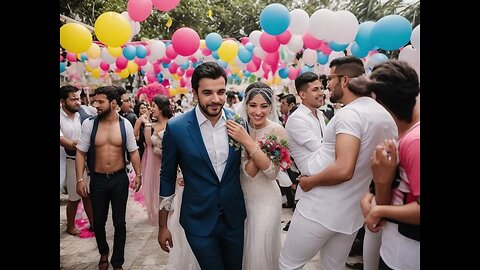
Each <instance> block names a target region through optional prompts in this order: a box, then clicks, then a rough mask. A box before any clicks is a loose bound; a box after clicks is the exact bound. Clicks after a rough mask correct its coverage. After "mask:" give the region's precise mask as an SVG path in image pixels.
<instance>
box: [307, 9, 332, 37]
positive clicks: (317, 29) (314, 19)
mask: <svg viewBox="0 0 480 270" xmlns="http://www.w3.org/2000/svg"><path fill="white" fill-rule="evenodd" d="M335 24H336V20H335V13H333V11H331V10H329V9H325V8H322V9H319V10H317V11H315V12H314V13H313V14H312V16H310V21H309V23H308V32H309V33H310V34H312V36H314V37H315V38H316V39H318V40H325V41H327V42H330V41H332V34H333V32H335V31H336V30H335V29H336V25H335Z"/></svg>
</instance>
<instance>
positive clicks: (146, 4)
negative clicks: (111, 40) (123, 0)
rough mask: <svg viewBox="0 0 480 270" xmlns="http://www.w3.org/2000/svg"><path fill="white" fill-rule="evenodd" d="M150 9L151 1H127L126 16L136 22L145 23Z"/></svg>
mask: <svg viewBox="0 0 480 270" xmlns="http://www.w3.org/2000/svg"><path fill="white" fill-rule="evenodd" d="M152 8H153V7H152V1H151V0H128V4H127V11H128V16H129V17H130V18H131V19H132V20H134V21H136V22H143V21H145V20H146V19H147V18H148V16H150V13H151V12H152Z"/></svg>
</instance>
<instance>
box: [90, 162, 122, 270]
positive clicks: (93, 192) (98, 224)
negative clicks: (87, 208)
mask: <svg viewBox="0 0 480 270" xmlns="http://www.w3.org/2000/svg"><path fill="white" fill-rule="evenodd" d="M128 186H129V179H128V176H127V173H126V172H125V169H123V170H121V171H118V172H116V173H113V174H102V173H90V199H91V201H92V211H93V219H94V226H93V229H94V232H95V240H96V241H97V247H98V251H99V252H100V255H108V253H109V250H110V249H109V247H108V243H107V238H106V233H105V224H106V222H107V218H108V209H109V203H110V202H111V203H112V219H113V227H114V228H115V232H114V238H113V254H112V259H111V263H112V266H113V267H114V268H115V267H121V266H122V265H123V263H124V262H125V257H124V253H125V242H126V238H127V230H126V226H125V215H126V210H127V199H128Z"/></svg>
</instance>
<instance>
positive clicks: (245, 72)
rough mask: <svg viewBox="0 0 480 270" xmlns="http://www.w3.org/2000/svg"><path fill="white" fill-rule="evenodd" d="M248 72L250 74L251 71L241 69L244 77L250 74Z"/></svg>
mask: <svg viewBox="0 0 480 270" xmlns="http://www.w3.org/2000/svg"><path fill="white" fill-rule="evenodd" d="M250 74H252V73H250V72H249V71H248V70H244V71H243V76H245V77H248V76H250Z"/></svg>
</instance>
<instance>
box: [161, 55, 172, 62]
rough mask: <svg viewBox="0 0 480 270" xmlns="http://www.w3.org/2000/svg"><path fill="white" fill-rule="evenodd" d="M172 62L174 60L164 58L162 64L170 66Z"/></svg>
mask: <svg viewBox="0 0 480 270" xmlns="http://www.w3.org/2000/svg"><path fill="white" fill-rule="evenodd" d="M170 62H172V59H170V58H168V57H163V58H162V63H164V64H170Z"/></svg>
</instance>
